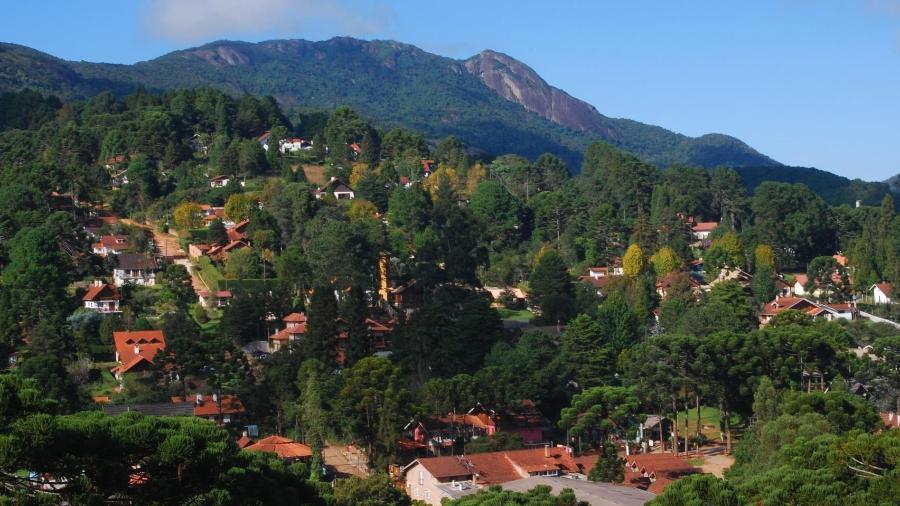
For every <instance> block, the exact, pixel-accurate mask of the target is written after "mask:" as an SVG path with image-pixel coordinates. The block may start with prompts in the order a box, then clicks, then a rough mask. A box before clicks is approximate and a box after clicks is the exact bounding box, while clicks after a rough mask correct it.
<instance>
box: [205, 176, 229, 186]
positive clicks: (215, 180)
mask: <svg viewBox="0 0 900 506" xmlns="http://www.w3.org/2000/svg"><path fill="white" fill-rule="evenodd" d="M231 179H232V177H231V176H228V175H225V174H222V175H220V176H214V177H211V178H209V187H210V188H225V187H226V186H228V183H230V182H231Z"/></svg>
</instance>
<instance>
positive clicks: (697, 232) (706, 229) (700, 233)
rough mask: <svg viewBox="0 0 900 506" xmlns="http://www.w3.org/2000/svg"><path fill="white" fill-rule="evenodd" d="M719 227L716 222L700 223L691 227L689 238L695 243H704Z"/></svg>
mask: <svg viewBox="0 0 900 506" xmlns="http://www.w3.org/2000/svg"><path fill="white" fill-rule="evenodd" d="M718 226H719V223H718V222H716V221H700V222H697V224H696V225H694V226H693V227H691V236H692V237H693V238H694V240H695V241H705V240H707V239H709V235H710V234H712V233H713V231H714V230H715V229H716V228H717V227H718Z"/></svg>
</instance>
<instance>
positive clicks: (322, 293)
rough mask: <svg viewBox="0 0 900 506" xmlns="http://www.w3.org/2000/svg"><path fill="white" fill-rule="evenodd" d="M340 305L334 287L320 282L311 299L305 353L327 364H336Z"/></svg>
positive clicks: (330, 365)
mask: <svg viewBox="0 0 900 506" xmlns="http://www.w3.org/2000/svg"><path fill="white" fill-rule="evenodd" d="M337 318H338V306H337V299H336V298H335V296H334V287H333V286H331V285H328V284H319V285H318V286H316V287H315V288H314V289H313V293H312V296H310V299H309V323H308V325H307V329H306V335H305V336H304V338H303V344H302V350H303V355H304V356H305V357H307V358H315V359H318V360H321V361H322V363H323V364H325V365H326V366H329V367H332V366H334V365H335V364H336V361H335V359H336V354H335V353H336V351H337V350H336V346H337V337H338V333H339V329H338V321H337Z"/></svg>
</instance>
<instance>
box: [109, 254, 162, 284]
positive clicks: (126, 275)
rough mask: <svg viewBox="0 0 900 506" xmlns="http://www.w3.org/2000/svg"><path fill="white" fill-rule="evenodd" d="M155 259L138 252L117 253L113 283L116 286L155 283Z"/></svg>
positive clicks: (156, 267)
mask: <svg viewBox="0 0 900 506" xmlns="http://www.w3.org/2000/svg"><path fill="white" fill-rule="evenodd" d="M158 268H159V266H158V265H157V263H156V260H154V259H153V258H151V257H149V256H147V255H143V254H140V253H123V254H121V255H118V265H116V266H115V268H113V284H115V285H116V286H125V285H129V284H131V285H143V286H153V285H155V284H156V270H157V269H158Z"/></svg>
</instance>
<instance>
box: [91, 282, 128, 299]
mask: <svg viewBox="0 0 900 506" xmlns="http://www.w3.org/2000/svg"><path fill="white" fill-rule="evenodd" d="M81 300H84V301H95V300H122V294H120V293H119V290H117V289H116V287H114V286H112V285H107V284H105V283H104V284H102V285H91V287H90V288H89V289H88V291H87V293H86V294H84V297H82V298H81Z"/></svg>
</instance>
